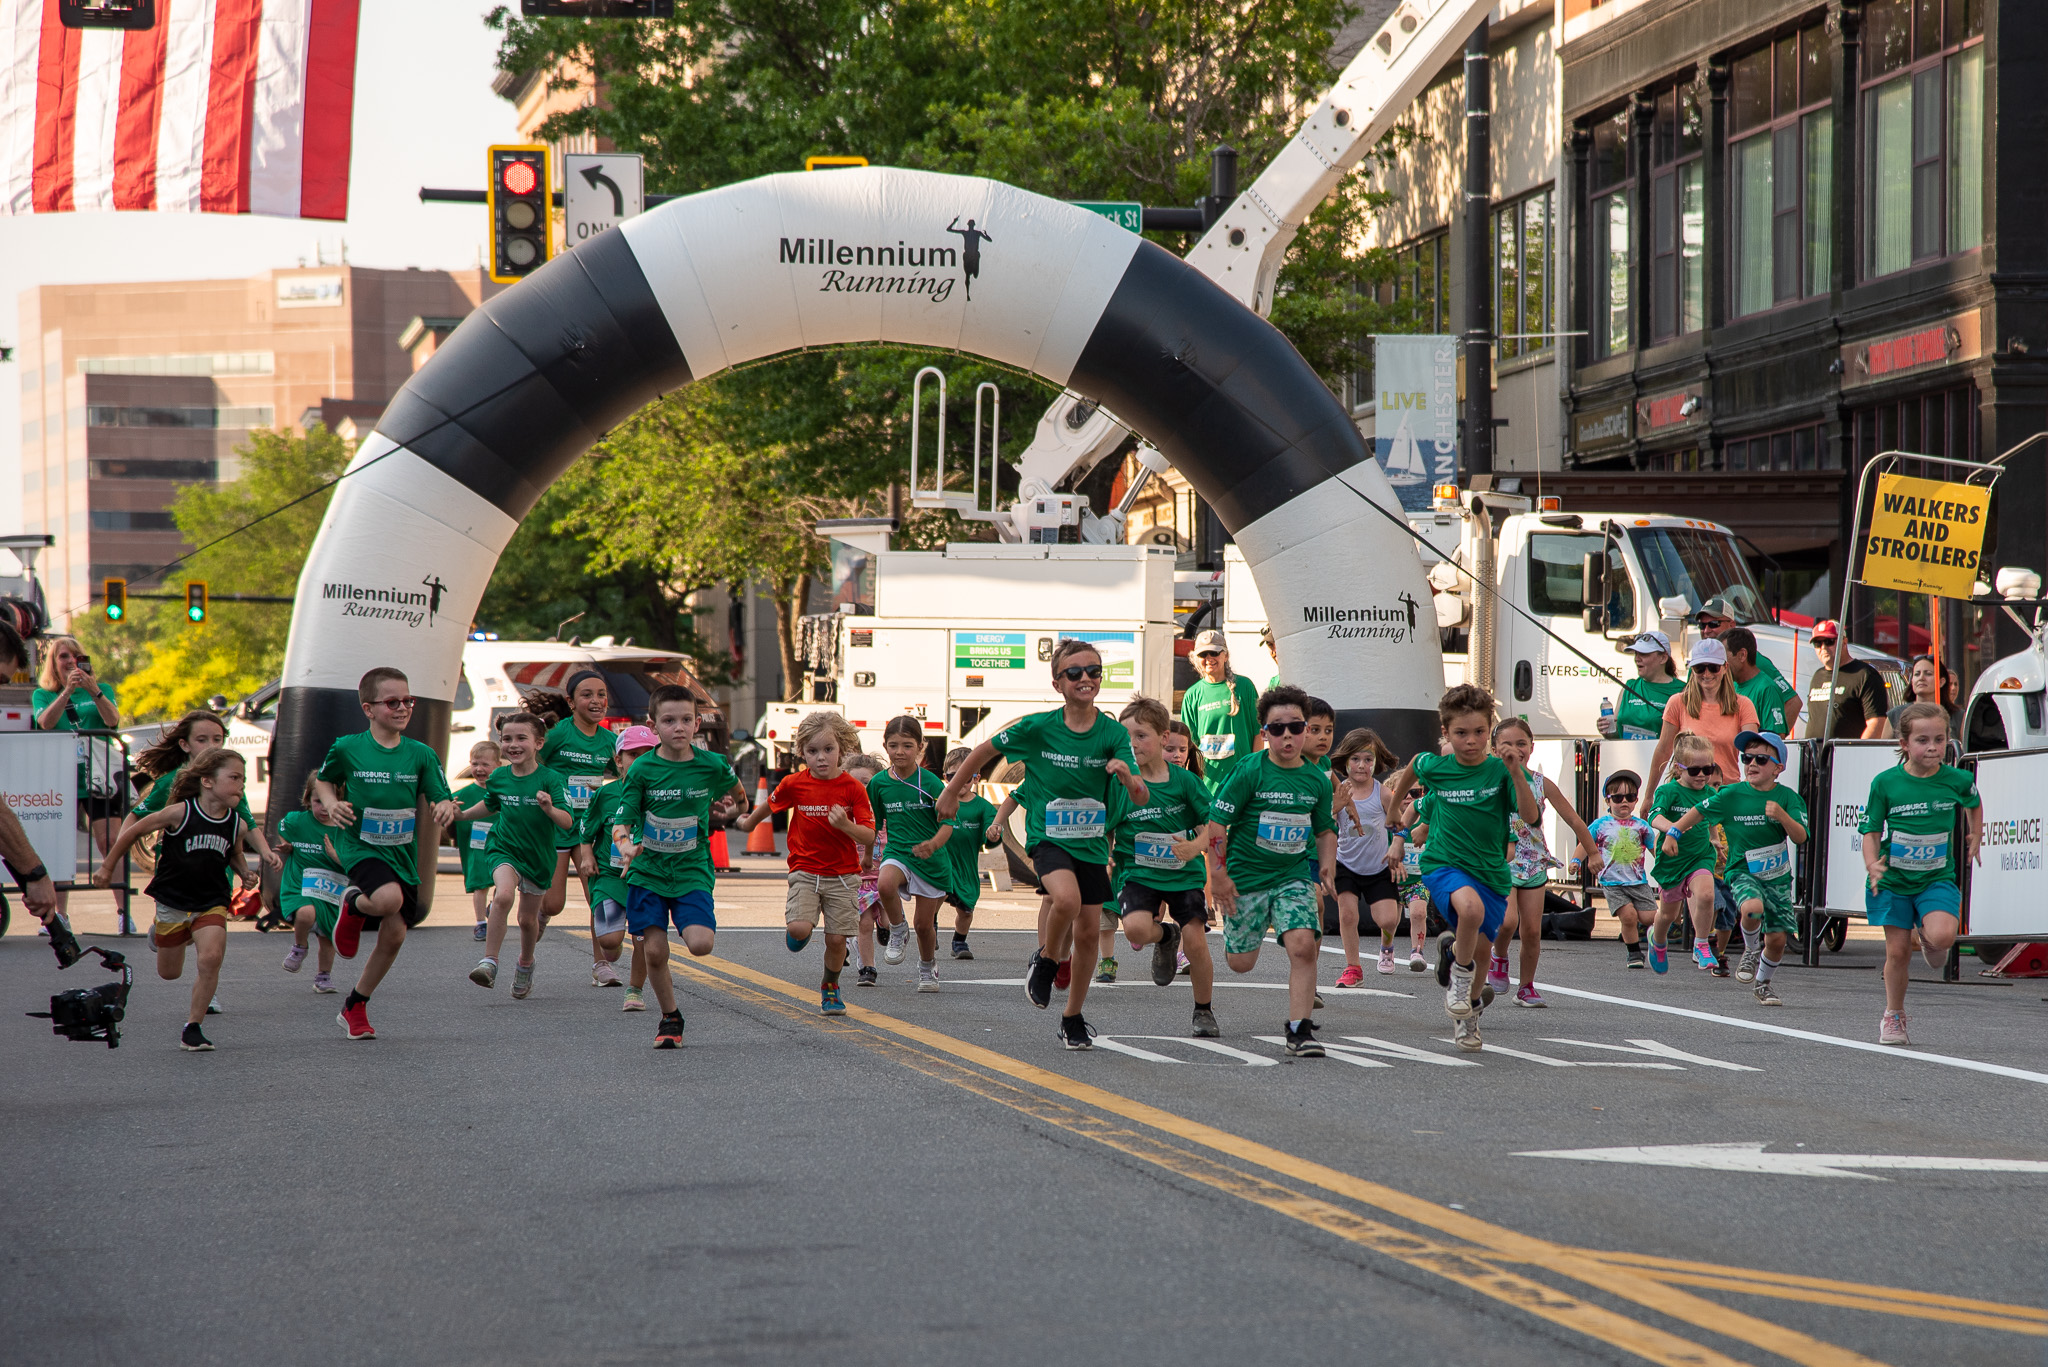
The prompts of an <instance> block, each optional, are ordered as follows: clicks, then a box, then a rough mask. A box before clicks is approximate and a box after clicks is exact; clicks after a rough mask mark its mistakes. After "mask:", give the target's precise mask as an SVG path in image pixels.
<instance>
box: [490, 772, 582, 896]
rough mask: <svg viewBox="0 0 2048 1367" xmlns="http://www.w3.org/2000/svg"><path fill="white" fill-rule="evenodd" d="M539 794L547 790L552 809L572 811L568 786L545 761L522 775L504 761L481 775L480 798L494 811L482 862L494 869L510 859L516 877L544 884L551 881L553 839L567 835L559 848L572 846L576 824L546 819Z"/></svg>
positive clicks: (553, 864) (553, 854) (553, 859)
mask: <svg viewBox="0 0 2048 1367" xmlns="http://www.w3.org/2000/svg"><path fill="white" fill-rule="evenodd" d="M542 793H546V794H547V795H548V800H549V801H551V802H553V803H554V804H555V809H556V810H557V811H565V812H569V813H570V815H571V817H574V816H575V812H574V810H573V809H572V808H571V807H570V806H569V788H568V785H567V784H565V783H563V782H562V776H561V775H560V774H558V773H556V772H555V771H554V770H552V769H550V768H548V767H547V766H546V765H545V764H537V765H535V766H534V768H533V772H532V773H530V774H525V775H520V774H515V773H513V772H512V766H511V765H509V764H501V765H499V766H498V767H497V768H495V769H493V770H491V776H490V777H489V778H487V779H485V780H484V803H485V805H486V806H488V807H489V808H490V809H491V810H492V811H493V812H495V813H497V815H496V816H495V817H494V818H492V820H491V833H490V836H489V837H488V838H487V839H485V841H484V852H483V862H484V863H485V865H487V866H488V867H490V868H492V869H495V868H496V867H497V866H498V865H499V864H500V863H502V862H504V861H505V860H510V861H511V863H512V867H513V868H515V869H517V870H518V871H519V876H520V877H521V878H524V879H525V880H526V881H527V882H529V883H538V884H540V885H541V886H542V887H547V886H548V885H549V884H550V883H552V882H554V881H555V846H556V843H557V841H558V839H560V840H566V841H567V842H568V843H567V844H566V845H564V846H563V848H564V849H568V848H573V847H574V845H575V844H576V825H575V822H574V821H573V820H572V821H571V822H570V824H569V827H568V829H566V830H564V829H563V828H562V827H560V826H557V825H556V824H555V823H554V822H553V821H551V820H549V819H548V814H547V812H546V811H545V810H543V809H542V807H541V805H540V801H539V797H540V794H542Z"/></svg>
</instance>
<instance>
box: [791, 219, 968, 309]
mask: <svg viewBox="0 0 2048 1367" xmlns="http://www.w3.org/2000/svg"><path fill="white" fill-rule="evenodd" d="M941 231H943V232H946V233H949V234H951V235H952V236H954V237H957V238H959V239H960V245H959V246H957V247H950V246H936V245H932V244H926V245H923V246H912V245H911V244H910V243H909V241H907V240H906V239H903V238H898V239H897V240H896V241H895V243H894V244H888V243H882V244H873V243H867V244H859V243H848V242H841V241H839V240H838V239H837V238H832V237H785V238H781V239H779V242H778V246H777V250H776V255H775V261H776V264H777V265H782V266H823V267H825V268H826V269H825V270H823V271H822V272H820V273H819V275H818V293H820V294H901V295H923V296H924V297H925V298H926V299H927V300H929V301H930V302H931V303H934V304H943V303H945V302H946V301H947V300H948V299H951V298H952V297H953V285H954V280H953V277H952V274H951V272H952V271H953V270H955V269H956V268H957V269H958V270H959V271H960V282H959V283H960V284H961V285H962V287H963V292H964V293H965V295H966V297H967V299H968V300H969V302H972V301H973V299H974V282H975V281H976V280H978V279H980V278H981V248H982V244H983V243H993V242H994V241H995V239H994V238H993V237H991V236H989V234H988V230H987V228H986V227H985V226H983V225H982V224H979V223H977V222H976V221H975V220H974V219H971V218H970V219H968V220H967V225H966V226H965V227H962V226H961V224H960V217H959V215H957V214H956V215H954V217H953V221H952V223H950V224H948V225H947V226H946V227H945V228H943V229H942V230H941ZM862 267H866V268H867V269H866V270H863V269H861V268H862ZM941 270H943V271H945V272H947V273H946V274H944V275H940V274H937V272H939V271H941Z"/></svg>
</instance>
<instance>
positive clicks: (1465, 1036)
mask: <svg viewBox="0 0 2048 1367" xmlns="http://www.w3.org/2000/svg"><path fill="white" fill-rule="evenodd" d="M1451 1043H1453V1044H1455V1045H1457V1046H1458V1047H1459V1048H1460V1049H1469V1050H1472V1051H1474V1052H1477V1051H1478V1050H1480V1049H1483V1048H1485V1047H1486V1041H1485V1040H1483V1039H1481V1038H1480V1036H1479V1017H1478V1015H1477V1014H1476V1013H1475V1014H1473V1015H1470V1016H1460V1017H1459V1018H1458V1019H1457V1020H1454V1021H1452V1022H1451Z"/></svg>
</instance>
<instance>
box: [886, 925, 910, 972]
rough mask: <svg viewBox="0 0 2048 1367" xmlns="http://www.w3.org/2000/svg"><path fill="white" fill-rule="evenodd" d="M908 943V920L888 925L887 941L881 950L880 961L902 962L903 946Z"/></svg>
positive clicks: (888, 962) (889, 962)
mask: <svg viewBox="0 0 2048 1367" xmlns="http://www.w3.org/2000/svg"><path fill="white" fill-rule="evenodd" d="M909 943H910V922H908V921H905V922H904V923H903V924H902V925H900V926H891V927H889V943H888V944H887V945H886V946H885V947H884V948H883V950H882V962H883V963H885V964H900V963H902V962H903V947H904V946H905V945H907V944H909Z"/></svg>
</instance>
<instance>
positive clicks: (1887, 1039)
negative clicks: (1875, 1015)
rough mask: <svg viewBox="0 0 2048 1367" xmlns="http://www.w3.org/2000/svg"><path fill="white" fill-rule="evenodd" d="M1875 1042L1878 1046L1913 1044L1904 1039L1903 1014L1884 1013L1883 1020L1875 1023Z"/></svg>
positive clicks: (1904, 1023)
mask: <svg viewBox="0 0 2048 1367" xmlns="http://www.w3.org/2000/svg"><path fill="white" fill-rule="evenodd" d="M1877 1042H1878V1043H1879V1044H1911V1043H1912V1042H1913V1041H1911V1040H1909V1039H1907V1038H1906V1013H1905V1012H1903V1011H1887V1012H1885V1013H1884V1019H1883V1020H1881V1021H1879V1022H1878V1023H1877Z"/></svg>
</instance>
